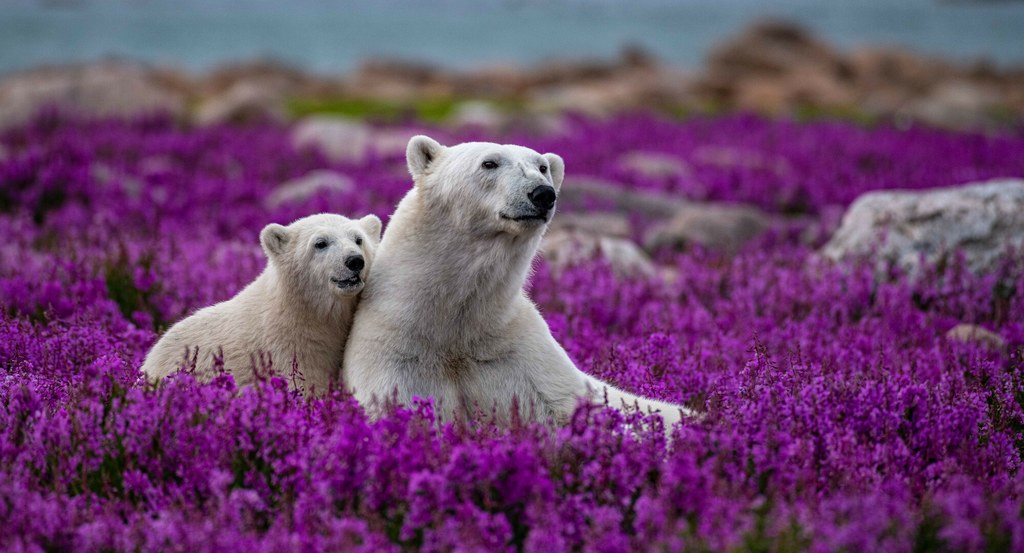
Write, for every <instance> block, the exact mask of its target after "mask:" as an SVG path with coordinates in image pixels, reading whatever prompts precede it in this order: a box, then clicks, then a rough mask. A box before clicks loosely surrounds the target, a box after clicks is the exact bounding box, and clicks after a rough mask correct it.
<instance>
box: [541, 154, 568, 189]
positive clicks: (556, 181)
mask: <svg viewBox="0 0 1024 553" xmlns="http://www.w3.org/2000/svg"><path fill="white" fill-rule="evenodd" d="M544 159H546V160H547V161H548V168H549V169H551V184H552V185H554V187H555V190H556V191H557V190H558V189H559V188H561V187H562V181H563V180H565V162H564V161H562V158H561V156H559V155H558V154H544Z"/></svg>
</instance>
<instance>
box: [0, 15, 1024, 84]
mask: <svg viewBox="0 0 1024 553" xmlns="http://www.w3.org/2000/svg"><path fill="white" fill-rule="evenodd" d="M762 17H780V18H787V19H792V20H794V21H798V22H800V23H803V24H805V25H806V26H808V27H809V28H811V29H812V30H813V31H815V32H816V33H818V34H819V35H820V36H822V37H823V38H825V39H826V40H828V41H830V42H832V43H834V44H836V45H838V46H840V47H843V48H851V47H856V46H858V45H864V44H883V45H902V46H905V47H909V48H911V49H913V50H915V51H918V52H922V53H928V54H935V55H941V56H947V57H951V58H954V59H959V60H973V59H979V58H986V59H990V60H992V61H994V62H996V63H998V64H1000V65H1003V66H1006V65H1024V3H1021V2H961V3H956V2H954V3H949V2H939V1H937V0H819V1H811V0H778V1H775V2H768V1H758V0H679V1H676V2H669V1H665V0H621V1H618V2H612V1H602V0H589V1H588V0H575V1H569V0H552V1H531V0H506V1H498V0H476V1H474V0H436V1H411V0H370V1H361V2H352V1H347V0H343V1H328V0H289V1H271V0H94V1H89V0H59V1H58V0H46V1H44V0H2V4H0V72H8V71H13V70H17V69H22V68H26V67H32V66H36V65H40V64H61V63H67V62H76V61H88V60H95V59H97V58H101V57H106V56H116V57H126V58H133V59H142V60H146V61H152V62H162V63H170V64H174V65H178V66H182V67H186V68H190V69H206V68H209V67H211V66H215V65H217V64H221V63H225V62H229V61H237V60H247V59H253V58H275V59H279V60H282V61H286V62H289V63H293V64H296V65H299V66H302V67H305V68H307V69H311V70H315V71H321V72H336V71H344V70H348V69H351V68H352V67H353V66H354V65H355V64H357V63H358V62H359V61H360V60H363V59H365V58H367V57H373V56H392V57H400V58H406V59H413V60H422V61H430V62H435V63H441V64H444V65H448V66H453V67H467V66H475V65H485V64H493V63H506V62H512V63H520V64H525V63H531V62H535V61H539V60H544V59H550V58H558V57H561V58H584V57H590V58H608V57H611V56H614V55H616V54H617V53H618V52H619V51H620V50H621V48H622V47H623V46H624V45H629V44H635V45H639V46H642V47H644V48H646V49H648V50H649V51H651V52H653V53H654V54H655V55H657V56H658V57H659V58H661V59H663V60H665V61H667V62H670V63H674V64H677V65H680V66H683V67H691V68H692V67H696V66H698V65H699V64H700V63H701V62H702V60H703V59H704V57H705V56H706V55H707V53H708V51H709V49H710V48H711V47H712V46H713V45H714V44H716V43H718V42H719V41H721V40H722V39H724V38H726V37H728V36H729V35H731V34H733V33H735V32H737V31H739V30H740V29H741V28H743V26H745V25H747V24H749V23H750V22H751V21H752V20H754V19H757V18H762Z"/></svg>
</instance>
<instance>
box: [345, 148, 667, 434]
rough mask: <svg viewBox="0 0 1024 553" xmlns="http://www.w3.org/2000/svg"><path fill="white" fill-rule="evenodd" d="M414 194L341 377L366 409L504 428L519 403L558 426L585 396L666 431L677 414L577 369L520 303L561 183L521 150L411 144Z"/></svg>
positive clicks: (382, 256)
mask: <svg viewBox="0 0 1024 553" xmlns="http://www.w3.org/2000/svg"><path fill="white" fill-rule="evenodd" d="M406 157H407V161H408V165H409V171H410V173H411V174H412V177H413V180H414V186H413V189H412V190H411V191H409V192H408V193H407V194H406V196H405V198H404V199H402V201H401V202H400V203H399V205H398V207H397V209H396V210H395V213H394V214H393V215H392V218H391V222H390V223H389V225H388V229H387V231H386V232H385V233H384V238H383V239H382V240H381V243H380V247H379V248H378V251H377V259H376V262H375V265H374V274H373V279H372V280H371V281H370V282H369V283H368V284H367V287H366V290H365V291H364V292H363V296H362V301H361V304H360V307H359V311H358V312H357V313H356V317H355V321H354V322H353V326H352V332H351V334H350V335H349V343H348V346H347V348H346V353H345V362H344V364H343V376H344V380H345V384H346V385H347V386H349V387H350V388H351V389H352V391H353V393H354V394H355V397H356V399H357V400H359V401H360V402H361V403H363V404H364V405H365V404H371V405H372V404H373V402H374V401H380V400H389V399H391V398H392V397H394V396H393V394H396V395H397V400H398V401H399V402H401V403H408V402H409V401H410V400H411V399H412V398H413V397H414V396H416V397H421V398H428V397H429V398H434V399H435V401H436V409H437V410H438V414H439V415H440V416H441V417H442V418H450V417H451V416H453V415H455V414H456V413H458V412H460V411H461V410H462V409H464V408H465V407H467V406H472V407H474V408H477V407H478V408H481V409H484V410H485V411H489V410H491V409H492V408H494V409H495V411H496V412H497V413H498V415H499V417H506V420H507V417H508V415H509V413H510V411H511V409H512V408H513V406H514V405H516V404H517V402H518V405H519V406H520V408H521V409H522V411H523V412H530V411H531V410H532V412H533V413H534V415H535V416H538V417H539V418H541V419H553V420H555V421H565V420H567V419H568V417H569V416H570V415H571V414H572V412H573V410H574V409H575V408H576V405H577V402H578V401H579V399H580V398H586V399H590V400H595V401H598V402H601V401H603V400H604V398H607V399H608V400H609V402H610V404H611V405H614V406H622V405H623V404H628V405H634V404H639V406H640V408H641V409H644V410H652V411H660V413H661V415H662V416H663V417H664V419H665V421H666V423H673V422H675V421H678V420H680V417H681V412H685V408H683V407H681V406H678V405H672V404H669V403H665V402H660V401H654V400H649V399H644V398H640V397H637V396H635V395H633V394H629V393H627V392H624V391H622V390H618V389H616V388H614V387H612V386H610V385H608V384H606V383H604V382H601V381H599V380H597V379H595V378H593V377H591V376H589V375H587V374H586V373H584V372H582V371H580V370H579V369H577V368H576V366H575V365H574V364H573V362H572V360H571V359H569V356H568V355H567V354H566V352H565V350H564V349H563V348H562V347H561V346H560V345H559V344H558V342H557V341H555V339H554V337H552V335H551V332H550V330H549V329H548V326H547V323H546V322H545V321H544V319H543V318H542V317H541V315H540V313H539V312H538V311H537V308H536V307H535V306H534V304H533V303H532V302H531V301H530V300H529V299H528V298H527V296H526V294H525V293H524V292H523V284H524V283H525V281H526V278H527V277H528V275H529V273H530V264H531V262H532V260H533V257H534V254H535V253H536V251H537V246H538V244H539V242H540V240H541V237H542V235H543V234H544V230H545V229H546V228H547V224H548V222H549V221H550V220H551V217H552V216H553V215H554V213H555V202H556V199H557V197H558V191H559V189H560V187H561V185H562V180H563V177H564V175H565V169H564V164H563V162H562V158H560V157H559V156H557V155H555V154H544V155H541V154H539V153H537V152H535V151H533V150H530V149H528V148H523V147H520V146H512V145H499V144H491V143H479V142H475V143H466V144H460V145H457V146H453V147H450V148H446V147H444V146H442V145H441V144H439V143H437V142H436V141H434V140H433V139H431V138H429V137H426V136H417V137H414V138H413V139H412V140H411V141H410V142H409V145H408V148H407V152H406Z"/></svg>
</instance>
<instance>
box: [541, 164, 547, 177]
mask: <svg viewBox="0 0 1024 553" xmlns="http://www.w3.org/2000/svg"><path fill="white" fill-rule="evenodd" d="M540 172H541V174H542V175H543V174H544V173H547V172H548V166H547V165H541V166H540Z"/></svg>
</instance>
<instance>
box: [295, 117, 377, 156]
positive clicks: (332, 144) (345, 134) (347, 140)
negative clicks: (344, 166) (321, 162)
mask: <svg viewBox="0 0 1024 553" xmlns="http://www.w3.org/2000/svg"><path fill="white" fill-rule="evenodd" d="M371 134H372V130H371V129H370V127H369V125H366V124H365V123H361V122H359V121H352V120H348V119H342V118H340V117H320V116H312V117H307V118H306V119H303V120H302V121H299V122H298V123H297V124H296V125H295V126H294V127H292V133H291V142H292V146H294V147H295V149H297V150H303V149H316V150H320V152H321V153H322V154H324V156H326V157H327V158H328V159H330V160H331V161H337V162H359V161H362V160H363V158H364V157H365V156H366V151H367V150H368V149H369V147H370V138H371Z"/></svg>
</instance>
